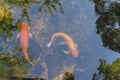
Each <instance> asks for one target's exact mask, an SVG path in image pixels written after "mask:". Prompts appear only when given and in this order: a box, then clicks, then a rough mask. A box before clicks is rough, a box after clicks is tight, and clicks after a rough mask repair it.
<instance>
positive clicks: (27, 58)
mask: <svg viewBox="0 0 120 80" xmlns="http://www.w3.org/2000/svg"><path fill="white" fill-rule="evenodd" d="M24 55H25V59H26V60H27V61H28V62H29V63H30V64H32V65H34V64H33V63H32V62H31V61H30V60H29V57H28V53H27V52H24Z"/></svg>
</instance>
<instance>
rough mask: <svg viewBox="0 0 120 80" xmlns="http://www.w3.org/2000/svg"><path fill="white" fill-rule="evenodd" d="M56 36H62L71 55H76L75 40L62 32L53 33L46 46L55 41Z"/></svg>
mask: <svg viewBox="0 0 120 80" xmlns="http://www.w3.org/2000/svg"><path fill="white" fill-rule="evenodd" d="M56 37H63V38H64V40H65V43H66V44H67V46H68V48H69V51H70V52H71V53H72V55H73V56H74V57H78V49H77V46H76V44H75V42H74V41H73V39H72V38H71V37H70V36H69V35H67V34H65V33H63V32H58V33H55V34H53V36H52V38H51V41H50V42H49V43H48V44H47V46H48V47H50V46H51V45H52V43H53V42H54V41H55V39H56Z"/></svg>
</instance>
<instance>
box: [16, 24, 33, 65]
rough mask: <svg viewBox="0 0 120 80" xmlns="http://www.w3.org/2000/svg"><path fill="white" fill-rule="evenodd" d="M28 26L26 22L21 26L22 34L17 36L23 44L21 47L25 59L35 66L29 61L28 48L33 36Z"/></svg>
mask: <svg viewBox="0 0 120 80" xmlns="http://www.w3.org/2000/svg"><path fill="white" fill-rule="evenodd" d="M28 28H29V27H28V25H27V23H26V22H23V23H22V26H21V31H20V33H19V34H18V35H17V38H18V37H20V42H21V46H22V50H23V53H24V56H25V59H26V60H27V61H28V62H29V63H30V64H32V65H33V63H32V62H31V61H30V60H29V57H28V46H29V44H28V43H29V38H30V37H32V34H31V33H30V32H29V31H28Z"/></svg>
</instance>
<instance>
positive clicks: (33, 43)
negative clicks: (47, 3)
mask: <svg viewBox="0 0 120 80" xmlns="http://www.w3.org/2000/svg"><path fill="white" fill-rule="evenodd" d="M61 2H62V5H63V9H64V14H62V13H60V12H58V13H55V14H54V15H53V16H50V15H49V14H45V13H44V12H42V13H39V12H38V11H37V8H38V5H34V6H33V7H32V8H31V9H30V10H29V13H30V16H31V20H32V23H33V24H32V27H31V29H30V32H31V33H32V38H30V42H29V43H30V44H29V54H31V55H33V59H34V60H36V61H37V64H36V65H35V66H29V68H30V74H28V75H27V76H26V77H28V78H36V77H37V78H44V79H46V80H61V79H62V75H63V74H64V73H65V72H67V71H70V72H72V73H73V74H74V77H75V80H92V76H93V73H94V72H97V67H98V65H99V59H100V58H102V59H106V60H107V62H109V63H111V62H112V61H114V60H116V58H118V57H119V56H120V55H119V54H118V53H117V52H114V51H112V50H110V49H107V48H105V47H104V46H103V43H102V40H101V37H100V35H98V34H96V31H97V30H96V24H95V23H96V20H97V18H98V17H97V16H96V15H95V11H94V6H95V5H94V4H93V3H92V2H90V1H88V0H72V1H67V0H61ZM57 32H64V33H66V34H68V35H70V36H71V37H72V38H73V40H74V41H75V43H76V44H77V47H78V51H79V56H78V57H77V58H75V57H74V56H73V55H72V54H65V53H64V52H63V50H66V49H67V46H66V45H65V44H61V43H62V42H63V39H61V38H57V39H56V41H55V42H54V43H53V45H52V46H51V47H50V48H48V47H47V43H48V42H49V41H50V39H51V37H52V35H53V34H54V33H57ZM15 35H17V34H16V33H15ZM10 45H11V44H10ZM21 53H22V52H21Z"/></svg>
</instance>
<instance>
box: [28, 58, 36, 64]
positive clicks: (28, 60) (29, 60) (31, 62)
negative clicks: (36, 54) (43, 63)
mask: <svg viewBox="0 0 120 80" xmlns="http://www.w3.org/2000/svg"><path fill="white" fill-rule="evenodd" d="M27 61H28V62H29V63H30V64H32V65H33V66H34V65H35V64H33V63H32V62H31V61H30V60H29V59H28V60H27Z"/></svg>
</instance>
